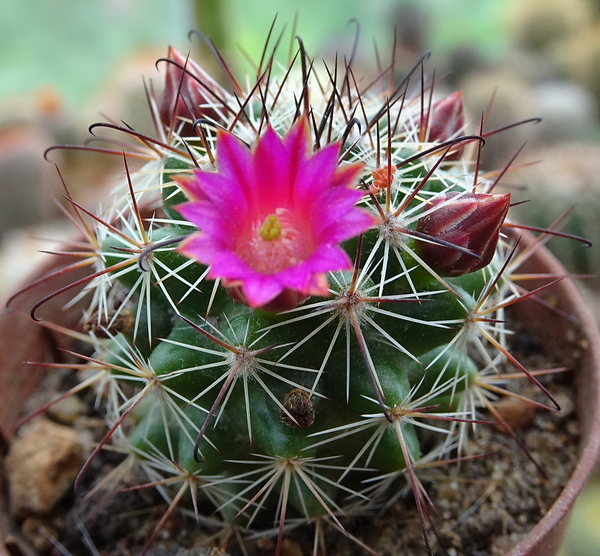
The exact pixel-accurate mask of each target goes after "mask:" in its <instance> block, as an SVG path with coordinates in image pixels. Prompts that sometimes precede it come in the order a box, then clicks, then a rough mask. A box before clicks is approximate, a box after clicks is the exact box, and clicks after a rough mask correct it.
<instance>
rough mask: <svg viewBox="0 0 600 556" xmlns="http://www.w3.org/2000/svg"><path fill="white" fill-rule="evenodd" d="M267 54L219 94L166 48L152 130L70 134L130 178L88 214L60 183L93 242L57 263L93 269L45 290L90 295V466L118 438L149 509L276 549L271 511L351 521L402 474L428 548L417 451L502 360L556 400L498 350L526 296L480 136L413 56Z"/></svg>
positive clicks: (380, 501) (388, 494) (476, 398)
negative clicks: (357, 71)
mask: <svg viewBox="0 0 600 556" xmlns="http://www.w3.org/2000/svg"><path fill="white" fill-rule="evenodd" d="M219 60H221V59H220V57H219ZM263 60H270V61H268V62H266V63H265V62H264V61H263V62H262V63H261V64H260V65H259V66H258V68H257V70H256V76H255V80H254V82H251V84H250V85H247V86H242V85H241V84H240V83H238V82H237V81H236V80H235V78H234V77H233V76H232V74H231V72H229V71H228V75H229V76H230V80H231V88H232V89H233V91H232V92H230V91H229V90H227V88H225V87H222V86H221V85H219V84H217V82H216V81H214V80H213V79H212V78H211V77H210V76H209V75H207V74H206V73H205V72H204V70H203V69H202V68H201V67H200V66H198V65H196V64H195V63H194V62H193V61H192V60H191V59H189V57H185V56H183V55H181V54H180V53H178V52H177V51H176V50H174V49H170V50H169V53H168V57H167V58H165V59H163V60H162V61H161V62H162V64H163V67H164V68H165V69H166V83H165V87H164V91H163V93H162V94H161V95H160V96H159V97H156V96H155V95H154V92H153V89H152V88H150V89H149V93H148V98H149V106H150V110H151V114H152V117H153V118H154V123H155V129H156V136H155V137H151V136H147V135H144V134H141V133H138V132H136V131H135V130H133V129H131V128H129V127H127V126H126V125H118V124H115V123H101V124H96V125H95V126H93V131H94V133H95V134H98V132H99V131H100V130H101V129H102V128H110V129H118V130H120V131H122V132H123V133H124V134H125V135H126V136H128V138H130V139H132V140H133V141H131V142H130V143H129V144H128V145H127V146H126V147H123V144H122V143H120V144H119V146H118V147H113V146H108V147H106V148H103V147H102V148H101V147H81V148H88V149H90V150H96V151H100V152H104V153H109V154H116V155H117V156H122V157H123V160H124V164H125V170H126V176H125V179H124V180H123V183H121V184H119V185H118V187H117V188H116V189H115V190H114V192H113V193H112V194H111V195H112V196H111V202H110V203H109V204H108V205H107V206H106V207H105V209H104V210H103V211H98V212H97V213H94V212H92V211H90V210H88V209H86V208H84V207H83V206H81V205H80V204H79V203H77V201H76V200H75V199H73V198H72V196H71V195H70V193H69V190H68V188H67V186H66V185H65V190H66V198H67V200H68V201H69V203H70V205H71V208H72V209H73V215H72V216H71V219H72V221H73V222H74V223H75V224H76V225H77V227H78V229H79V230H80V232H81V233H82V235H83V236H84V238H85V240H86V241H87V243H86V247H85V248H83V247H82V246H81V244H78V247H77V250H76V251H74V252H73V253H72V255H73V256H74V257H76V258H75V261H76V262H74V263H73V264H71V265H69V266H68V267H67V268H61V269H60V270H59V271H57V272H59V273H61V274H63V273H64V272H66V271H67V270H70V269H78V268H81V267H89V268H91V269H92V271H91V273H90V275H89V276H87V277H85V278H82V279H78V280H76V281H74V282H73V284H71V285H70V286H67V287H66V288H62V289H61V290H58V291H57V292H55V293H54V294H53V295H52V296H51V297H54V296H56V295H59V294H62V293H65V292H66V291H67V290H71V289H73V288H75V287H78V286H84V287H83V290H82V291H81V292H80V293H78V295H77V298H78V299H84V298H85V299H88V300H89V303H88V309H87V311H86V314H85V315H84V331H85V333H86V338H87V340H86V341H87V342H88V343H89V344H90V345H91V346H92V349H93V353H92V354H91V355H80V356H79V357H80V358H81V359H82V360H84V362H85V363H86V364H87V365H88V366H89V367H90V368H91V369H94V370H95V372H94V373H92V374H91V375H88V376H87V379H86V381H85V382H84V383H83V384H82V385H80V386H78V387H76V388H75V389H74V390H78V389H82V388H84V387H89V386H92V385H95V386H96V387H97V388H98V392H99V399H100V398H102V400H103V403H104V409H103V411H104V412H105V414H106V420H107V424H108V428H109V432H108V434H107V436H106V438H105V440H104V441H103V442H102V443H101V444H100V445H99V446H98V447H97V448H96V450H95V451H94V453H93V454H92V456H91V458H90V459H93V458H94V456H95V455H96V454H97V453H98V451H99V450H101V449H102V448H103V447H104V446H105V444H106V443H107V442H109V441H110V442H112V443H113V444H114V446H116V447H117V448H118V449H120V450H123V451H125V452H126V453H127V454H129V455H130V458H131V461H134V462H135V463H136V465H137V467H138V468H139V469H140V470H142V471H143V472H144V473H145V474H146V476H147V478H148V479H147V480H148V484H155V485H157V486H158V487H159V488H160V489H161V493H163V494H164V496H165V497H167V499H168V500H169V503H170V505H169V510H168V512H167V515H168V514H169V513H170V512H172V511H173V510H174V508H175V507H176V506H177V505H178V504H179V503H187V504H190V505H191V507H192V508H193V509H194V511H195V512H196V515H197V517H198V519H200V518H199V514H200V511H201V509H204V510H205V511H208V512H214V513H216V515H218V516H219V517H220V519H221V520H222V521H223V524H224V525H223V526H224V527H225V526H227V524H230V523H231V524H233V525H236V526H238V527H240V528H241V529H247V530H251V531H274V533H275V534H276V536H277V545H276V554H279V553H280V551H281V543H282V538H283V532H284V529H285V528H286V527H288V525H289V526H291V525H293V524H296V523H302V522H311V521H318V520H321V521H322V522H324V523H329V524H331V525H333V526H334V527H335V528H338V529H339V530H341V531H345V529H344V525H343V515H344V514H352V515H361V514H369V513H370V512H372V511H373V510H374V509H376V508H379V507H383V506H385V504H387V503H389V502H390V499H392V498H393V497H394V496H396V495H397V494H396V493H397V492H398V491H399V490H401V489H402V488H403V487H404V486H405V485H408V486H409V487H410V488H411V489H412V492H413V494H414V498H415V501H416V505H417V509H418V511H419V515H420V519H421V526H422V529H423V538H424V545H425V549H426V551H427V553H428V554H432V548H431V542H430V540H429V537H428V533H427V519H428V516H429V511H428V509H427V507H426V501H427V500H426V495H425V494H424V490H423V487H422V485H421V484H420V481H419V477H418V470H419V466H420V465H421V463H424V462H432V461H435V462H437V463H436V464H437V465H443V464H444V462H445V461H446V460H448V459H450V458H452V459H454V460H456V459H457V458H458V459H460V458H461V457H463V454H462V453H461V447H462V444H463V443H464V440H465V438H466V435H470V434H472V430H473V427H472V425H474V424H475V423H483V422H487V421H488V420H489V417H485V413H484V411H485V410H486V408H487V409H489V408H490V407H491V404H490V403H489V401H490V400H493V399H495V396H496V395H497V393H498V392H499V389H498V386H497V383H499V382H501V383H502V380H501V377H502V375H503V373H505V369H504V367H505V364H506V363H507V362H510V363H512V364H513V365H516V366H517V367H518V368H519V369H520V370H521V371H522V373H524V375H525V376H526V377H527V378H528V379H529V380H531V381H533V382H534V383H535V384H536V385H537V386H538V387H539V388H540V389H541V391H542V392H543V394H544V396H545V398H546V400H547V403H546V404H540V403H538V405H545V406H547V407H548V408H549V409H551V410H555V409H558V404H557V403H556V401H555V400H554V398H553V396H552V394H551V393H550V392H548V391H547V390H546V389H545V387H544V386H542V385H541V384H540V383H539V381H538V379H537V378H536V373H535V372H532V371H529V370H527V369H525V368H524V367H523V365H521V364H520V363H519V362H518V361H517V360H516V359H515V357H514V356H512V355H511V354H510V353H509V351H508V349H507V342H506V336H507V334H508V331H507V329H506V325H505V319H504V310H505V309H506V307H508V306H509V305H511V304H513V303H515V302H517V301H519V300H520V299H522V298H525V297H529V296H531V295H533V294H534V293H535V292H527V291H526V290H525V289H524V288H523V287H521V286H520V285H519V284H518V280H519V279H522V277H519V276H518V275H517V273H516V269H517V268H518V266H519V264H520V262H521V261H522V259H523V255H520V254H518V252H517V243H518V242H517V240H516V239H515V238H516V235H515V233H514V228H515V224H513V223H511V222H510V220H508V219H507V211H508V209H509V206H510V203H511V199H510V194H508V193H496V192H495V189H496V187H497V186H498V183H499V182H500V180H501V178H502V177H503V175H504V173H505V171H506V170H507V169H508V166H507V168H505V169H503V170H502V171H500V172H498V173H496V174H490V175H492V177H491V178H490V177H489V176H484V175H483V174H482V173H480V172H479V167H478V159H479V153H480V150H481V148H482V147H483V144H484V143H485V137H486V136H487V135H489V134H490V133H493V132H484V131H483V122H482V125H481V127H480V130H479V132H478V133H475V134H469V133H467V131H466V129H465V117H464V112H463V105H462V98H461V96H460V94H459V93H455V94H453V95H451V96H450V97H446V98H442V99H441V100H437V101H435V102H433V100H432V99H433V92H434V91H433V84H432V85H429V86H425V85H424V83H425V80H424V79H423V63H424V59H422V60H419V62H418V63H417V64H416V65H415V67H414V69H413V71H412V72H410V73H409V74H408V75H407V76H406V77H405V78H404V79H403V80H402V81H401V82H400V83H396V84H393V85H390V82H391V81H392V79H391V76H392V75H393V73H394V67H393V64H392V65H391V66H390V67H388V68H387V69H386V70H384V71H382V72H381V75H379V77H378V79H377V80H375V81H373V82H370V83H365V84H364V85H363V84H361V82H360V80H358V78H357V77H356V76H355V75H354V73H353V70H352V66H351V65H350V64H347V65H346V66H345V67H344V68H343V69H342V70H340V69H339V67H338V66H336V65H333V66H332V65H328V64H327V63H322V64H321V63H319V62H318V61H316V60H311V59H309V58H308V56H307V55H306V53H305V51H304V48H303V45H302V43H301V42H299V48H298V51H297V53H296V55H295V57H294V58H293V59H292V60H291V61H290V64H289V67H288V68H286V69H284V70H283V71H281V72H280V73H278V72H277V66H276V64H275V63H274V62H273V61H272V60H273V57H272V56H271V57H269V56H267V55H266V56H265V57H264V59H263ZM221 62H222V60H221ZM419 72H421V73H422V75H421V79H420V83H421V85H420V87H419V86H417V90H418V91H417V93H416V94H414V95H411V94H410V91H411V90H412V89H413V87H412V85H413V81H414V82H416V83H419V78H418V77H415V74H418V73H419ZM411 79H412V81H411ZM134 159H141V160H142V161H143V162H144V166H143V167H142V168H141V169H136V170H135V171H133V170H130V168H129V164H130V162H131V160H134ZM50 277H51V276H50ZM47 278H49V277H45V278H44V279H47ZM47 300H48V298H45V299H42V300H40V302H39V303H38V304H37V305H36V306H35V307H34V308H33V311H32V314H33V317H34V318H38V317H37V310H38V308H39V307H40V306H42V305H43V304H44V302H45V301H47ZM78 337H80V338H81V335H79V336H78ZM487 385H489V388H488V387H487ZM504 391H505V392H506V393H507V395H510V393H509V392H508V391H506V390H504ZM492 415H493V414H492ZM502 425H503V426H504V427H505V428H507V429H509V430H510V427H509V425H508V424H507V423H506V422H504V421H502ZM464 457H466V456H464ZM86 469H87V466H86V468H84V470H82V473H84V472H85V470H86ZM171 489H172V490H171ZM182 499H187V502H184V501H183V500H182ZM156 533H157V531H156V532H155V534H156ZM154 537H155V535H153V537H152V538H151V539H149V540H148V545H147V547H149V546H150V544H151V543H152V541H153V540H154Z"/></svg>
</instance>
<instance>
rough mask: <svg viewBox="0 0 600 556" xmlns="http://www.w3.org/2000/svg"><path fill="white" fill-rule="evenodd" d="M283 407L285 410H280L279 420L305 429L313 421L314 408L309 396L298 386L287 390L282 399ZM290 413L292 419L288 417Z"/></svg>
mask: <svg viewBox="0 0 600 556" xmlns="http://www.w3.org/2000/svg"><path fill="white" fill-rule="evenodd" d="M283 407H285V409H286V410H287V412H288V413H289V415H288V414H287V413H286V412H285V411H283V410H282V411H281V420H282V421H283V422H284V423H285V424H286V425H289V426H290V427H295V428H300V429H306V428H308V427H310V426H311V425H312V424H313V423H314V422H315V408H314V407H313V404H312V401H311V399H310V396H309V395H308V394H307V393H306V392H304V391H303V390H299V389H298V388H296V389H294V390H292V391H291V392H288V393H287V394H286V395H285V398H284V399H283ZM290 415H291V416H292V417H293V418H294V419H290Z"/></svg>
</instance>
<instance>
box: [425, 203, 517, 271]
mask: <svg viewBox="0 0 600 556" xmlns="http://www.w3.org/2000/svg"><path fill="white" fill-rule="evenodd" d="M431 204H432V205H433V206H434V207H436V208H435V209H434V210H433V211H431V212H429V213H428V214H427V215H426V216H423V217H422V218H421V219H420V220H419V222H418V223H417V228H416V230H417V232H418V233H419V234H420V235H421V236H427V237H428V238H430V241H419V242H418V244H417V247H416V251H417V254H418V255H419V256H420V257H421V258H422V259H423V260H424V261H425V262H426V263H427V264H428V265H429V266H430V267H431V268H432V269H433V270H434V271H435V272H437V273H438V274H440V275H441V276H462V275H463V274H468V273H469V272H475V271H476V270H479V269H481V268H484V267H485V266H487V265H488V264H489V263H490V261H491V260H492V257H493V256H494V252H495V250H496V245H497V244H498V239H499V237H500V227H501V226H502V223H503V222H504V219H505V218H506V213H507V212H508V208H509V206H510V193H503V194H500V195H489V194H485V193H462V194H461V193H458V192H450V193H446V194H445V195H442V196H440V197H437V198H436V199H434V200H433V201H432V202H431ZM465 250H467V251H469V252H470V253H468V252H465Z"/></svg>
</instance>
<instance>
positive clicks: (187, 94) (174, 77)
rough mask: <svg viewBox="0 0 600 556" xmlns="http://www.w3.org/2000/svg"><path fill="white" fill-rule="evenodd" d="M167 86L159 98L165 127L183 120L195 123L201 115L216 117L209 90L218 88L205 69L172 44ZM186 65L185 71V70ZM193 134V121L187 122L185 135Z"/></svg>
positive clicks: (161, 119)
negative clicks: (211, 106)
mask: <svg viewBox="0 0 600 556" xmlns="http://www.w3.org/2000/svg"><path fill="white" fill-rule="evenodd" d="M167 59H168V60H170V61H169V62H167V74H166V77H165V88H164V90H163V92H162V94H161V96H160V98H159V100H158V114H159V116H160V121H161V122H162V124H163V125H164V126H165V127H169V126H171V125H173V124H174V125H175V127H176V128H177V127H178V126H179V125H180V123H181V120H182V119H184V120H191V121H192V122H193V121H194V120H196V119H198V118H201V117H206V116H209V117H212V118H215V117H216V112H215V110H214V109H212V108H210V107H209V106H208V104H209V101H210V100H211V95H210V92H209V90H208V89H207V87H208V88H209V89H213V88H214V87H216V85H215V84H214V82H212V80H210V78H208V77H207V76H206V73H205V72H204V71H203V70H202V68H201V67H200V66H199V65H198V64H196V63H195V62H194V61H192V60H191V59H190V58H188V57H186V56H183V55H182V54H181V53H179V52H178V51H177V50H175V49H174V48H172V47H169V53H168V56H167ZM184 68H185V71H184ZM191 133H192V127H191V124H189V123H186V129H185V130H184V132H183V134H185V135H190V134H191Z"/></svg>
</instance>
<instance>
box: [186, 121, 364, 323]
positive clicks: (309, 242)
mask: <svg viewBox="0 0 600 556" xmlns="http://www.w3.org/2000/svg"><path fill="white" fill-rule="evenodd" d="M310 146H311V145H310V137H309V131H308V125H307V123H306V121H305V120H303V119H302V120H300V121H298V122H297V123H296V124H295V125H294V126H293V127H292V128H291V129H290V130H289V132H288V133H287V135H286V136H285V137H284V138H283V139H282V138H280V137H279V136H278V135H277V133H276V132H275V131H274V130H273V129H272V128H271V127H269V128H268V129H267V131H266V132H265V133H264V135H263V136H262V137H260V138H259V139H258V140H257V141H256V144H255V146H254V148H253V149H252V150H250V149H248V147H247V146H246V145H245V144H244V143H242V142H241V141H239V140H238V139H237V138H235V137H234V136H233V135H231V134H229V133H226V132H222V131H220V132H219V135H218V138H217V167H218V171H217V172H205V171H196V172H195V179H191V180H190V179H187V180H182V181H180V185H181V187H182V188H183V189H184V190H185V192H186V193H187V195H188V197H189V199H190V202H188V203H184V204H183V205H180V206H179V207H177V210H179V212H180V213H181V214H182V215H183V216H184V218H186V219H187V220H189V221H190V222H192V223H193V224H195V225H196V226H198V228H199V232H198V233H195V234H192V235H191V236H190V237H189V238H187V239H186V240H185V241H184V242H183V243H182V244H181V246H180V247H179V250H180V251H181V252H182V253H184V254H185V255H186V256H188V257H191V258H194V259H197V260H198V261H200V262H201V263H203V264H206V265H210V273H209V277H210V278H213V279H215V278H221V279H222V280H223V283H224V285H225V286H226V287H227V288H228V290H229V293H230V295H231V296H232V297H233V298H234V299H236V300H237V301H240V302H242V303H246V304H247V305H249V306H250V307H254V308H255V307H261V308H262V309H265V310H268V311H275V312H279V311H283V310H287V309H291V308H293V307H295V306H297V305H298V304H299V303H301V302H302V301H304V300H305V299H306V298H307V297H309V296H311V295H327V293H328V291H327V287H328V284H327V273H328V272H331V271H335V270H342V269H349V268H351V261H350V259H349V257H348V255H347V254H346V252H345V251H344V250H343V249H342V248H341V247H340V246H339V243H340V242H342V241H344V240H346V239H349V238H351V237H354V236H356V235H358V234H360V233H361V232H363V231H364V230H366V229H367V228H369V227H370V226H371V225H372V224H373V223H374V219H373V217H372V216H370V215H369V214H368V213H366V212H364V211H363V210H361V209H360V208H358V207H356V206H355V204H356V202H357V201H358V200H359V199H360V198H361V196H362V193H361V192H360V191H358V190H357V189H355V188H354V187H353V185H354V184H355V183H356V181H357V180H358V177H359V175H360V173H361V170H362V164H351V165H345V166H342V167H338V163H337V162H338V156H339V151H340V145H339V144H338V143H335V144H331V145H328V146H326V147H325V148H323V149H321V150H320V151H318V152H316V153H314V154H312V153H311V152H310Z"/></svg>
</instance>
